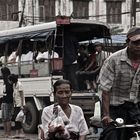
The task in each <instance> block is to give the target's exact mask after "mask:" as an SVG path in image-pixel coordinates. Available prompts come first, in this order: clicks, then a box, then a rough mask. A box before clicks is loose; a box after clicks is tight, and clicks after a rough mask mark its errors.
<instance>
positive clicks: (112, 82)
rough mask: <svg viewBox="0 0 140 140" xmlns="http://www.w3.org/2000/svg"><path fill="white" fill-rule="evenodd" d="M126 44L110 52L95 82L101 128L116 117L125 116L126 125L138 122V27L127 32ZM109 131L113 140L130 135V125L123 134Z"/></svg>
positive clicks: (139, 90) (139, 83)
mask: <svg viewBox="0 0 140 140" xmlns="http://www.w3.org/2000/svg"><path fill="white" fill-rule="evenodd" d="M126 43H127V47H126V48H124V49H122V50H120V51H118V52H116V53H114V54H112V55H111V56H110V57H109V58H108V59H107V60H106V61H105V62H104V65H103V67H102V69H101V71H100V75H99V81H98V82H99V88H100V89H101V91H102V122H103V126H104V128H109V127H110V126H111V125H110V122H111V121H112V120H115V119H116V118H122V119H124V123H125V124H132V123H139V122H140V27H133V28H131V29H130V30H129V31H128V33H127V40H126ZM113 130H114V129H113ZM116 130H117V129H116ZM112 132H113V135H112V133H111V134H110V137H109V136H108V140H109V138H111V135H112V136H113V140H120V139H123V140H129V139H130V138H131V137H132V130H131V129H130V128H129V129H125V130H123V133H122V132H119V131H112ZM120 137H121V138H120Z"/></svg>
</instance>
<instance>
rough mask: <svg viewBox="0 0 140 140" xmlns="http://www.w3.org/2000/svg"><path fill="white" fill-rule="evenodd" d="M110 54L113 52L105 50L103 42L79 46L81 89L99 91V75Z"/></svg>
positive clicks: (77, 74)
mask: <svg viewBox="0 0 140 140" xmlns="http://www.w3.org/2000/svg"><path fill="white" fill-rule="evenodd" d="M109 55H111V52H106V51H104V45H103V43H101V42H95V43H90V44H89V45H88V46H84V45H81V46H80V47H79V55H78V65H79V68H78V70H77V71H76V76H77V80H78V83H79V90H87V89H88V90H91V91H92V92H97V77H98V75H99V72H100V69H101V67H102V65H103V62H104V61H105V59H106V58H107V57H109Z"/></svg>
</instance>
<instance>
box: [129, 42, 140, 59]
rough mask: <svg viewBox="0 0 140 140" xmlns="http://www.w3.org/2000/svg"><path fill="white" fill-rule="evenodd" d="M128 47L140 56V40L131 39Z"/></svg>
mask: <svg viewBox="0 0 140 140" xmlns="http://www.w3.org/2000/svg"><path fill="white" fill-rule="evenodd" d="M128 48H129V50H130V52H131V53H133V54H135V55H137V56H139V57H140V40H137V41H131V40H130V41H129V45H128Z"/></svg>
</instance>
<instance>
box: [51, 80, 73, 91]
mask: <svg viewBox="0 0 140 140" xmlns="http://www.w3.org/2000/svg"><path fill="white" fill-rule="evenodd" d="M62 84H68V85H70V89H72V85H71V82H70V81H69V80H65V79H60V80H57V81H56V82H55V83H54V85H53V88H54V93H56V88H57V86H60V85H62Z"/></svg>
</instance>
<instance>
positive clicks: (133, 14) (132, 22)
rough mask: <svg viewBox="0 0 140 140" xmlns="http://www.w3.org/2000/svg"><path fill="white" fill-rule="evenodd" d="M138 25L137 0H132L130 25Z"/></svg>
mask: <svg viewBox="0 0 140 140" xmlns="http://www.w3.org/2000/svg"><path fill="white" fill-rule="evenodd" d="M133 26H136V0H132V3H131V12H130V27H133Z"/></svg>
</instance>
